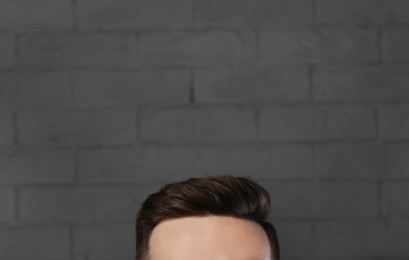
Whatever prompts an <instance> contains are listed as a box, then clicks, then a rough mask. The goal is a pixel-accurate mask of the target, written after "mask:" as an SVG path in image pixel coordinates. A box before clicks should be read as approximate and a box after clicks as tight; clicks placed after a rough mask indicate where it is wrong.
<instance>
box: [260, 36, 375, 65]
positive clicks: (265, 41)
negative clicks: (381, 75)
mask: <svg viewBox="0 0 409 260" xmlns="http://www.w3.org/2000/svg"><path fill="white" fill-rule="evenodd" d="M260 37H261V38H260V52H261V62H262V63H264V64H270V63H280V62H291V63H320V62H369V61H378V60H379V55H378V52H379V51H378V48H379V47H378V45H379V39H378V36H377V33H376V31H375V30H373V29H351V28H348V29H338V28H331V29H329V28H315V29H291V30H280V31H278V30H276V31H263V32H262V33H261V36H260Z"/></svg>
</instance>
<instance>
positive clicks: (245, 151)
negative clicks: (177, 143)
mask: <svg viewBox="0 0 409 260" xmlns="http://www.w3.org/2000/svg"><path fill="white" fill-rule="evenodd" d="M313 161H314V159H313V151H312V147H309V146H306V145H280V146H269V147H226V148H206V149H203V150H202V152H201V160H200V167H199V169H201V170H202V171H203V172H205V173H206V174H208V175H215V174H224V173H231V174H234V175H243V176H251V177H252V178H255V179H295V178H297V179H311V178H313V177H314V169H313V167H314V165H313Z"/></svg>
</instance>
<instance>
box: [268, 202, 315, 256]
mask: <svg viewBox="0 0 409 260" xmlns="http://www.w3.org/2000/svg"><path fill="white" fill-rule="evenodd" d="M272 215H274V208H273V211H272ZM272 223H273V224H274V226H275V228H276V231H277V236H278V241H279V243H280V253H281V257H280V258H282V259H287V257H303V259H306V257H308V255H309V254H310V251H311V247H312V241H313V239H312V228H311V225H310V224H308V223H305V222H297V221H273V222H272ZM300 259H302V258H300ZM307 259H308V258H307Z"/></svg>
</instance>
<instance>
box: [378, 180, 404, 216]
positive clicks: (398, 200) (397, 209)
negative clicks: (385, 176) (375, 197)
mask: <svg viewBox="0 0 409 260" xmlns="http://www.w3.org/2000/svg"><path fill="white" fill-rule="evenodd" d="M383 185H384V187H383V189H382V191H383V194H382V208H383V213H384V214H386V215H387V216H400V217H408V216H409V204H408V201H407V198H409V183H408V182H406V183H404V182H402V183H385V184H383Z"/></svg>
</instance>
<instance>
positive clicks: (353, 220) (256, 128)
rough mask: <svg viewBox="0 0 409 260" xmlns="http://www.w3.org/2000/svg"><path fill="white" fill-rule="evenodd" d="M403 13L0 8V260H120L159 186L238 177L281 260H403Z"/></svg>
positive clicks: (406, 25)
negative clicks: (265, 197)
mask: <svg viewBox="0 0 409 260" xmlns="http://www.w3.org/2000/svg"><path fill="white" fill-rule="evenodd" d="M408 46H409V1H406V0H253V1H243V0H206V1H199V0H150V1H146V0H38V1H29V0H2V1H0V259H2V260H3V259H13V260H27V259H30V260H31V259H42V260H131V259H134V254H135V253H134V217H135V213H136V210H137V209H138V208H139V206H140V204H141V201H142V200H143V199H144V198H145V197H146V196H147V195H148V194H150V193H151V192H153V191H155V190H157V189H158V188H159V187H160V186H161V185H163V184H164V183H167V182H170V181H177V180H182V179H186V178H188V177H197V176H206V175H214V174H222V173H232V174H236V175H242V176H250V177H252V178H254V179H255V180H257V181H259V182H260V183H261V184H262V185H264V186H265V187H266V188H267V189H268V190H269V192H270V194H271V196H272V199H273V206H274V208H273V212H272V215H271V220H272V221H273V222H274V223H275V224H276V226H277V230H278V233H279V237H280V241H281V245H282V250H283V252H282V254H283V259H290V260H301V259H302V260H315V259H318V260H319V259H322V260H323V259H329V260H341V259H342V260H369V259H371V260H372V259H375V260H390V259H392V260H403V259H409V246H408V245H409V199H408V198H409V144H408V142H409V47H408Z"/></svg>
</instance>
